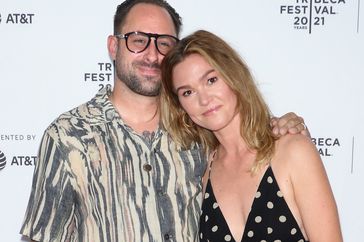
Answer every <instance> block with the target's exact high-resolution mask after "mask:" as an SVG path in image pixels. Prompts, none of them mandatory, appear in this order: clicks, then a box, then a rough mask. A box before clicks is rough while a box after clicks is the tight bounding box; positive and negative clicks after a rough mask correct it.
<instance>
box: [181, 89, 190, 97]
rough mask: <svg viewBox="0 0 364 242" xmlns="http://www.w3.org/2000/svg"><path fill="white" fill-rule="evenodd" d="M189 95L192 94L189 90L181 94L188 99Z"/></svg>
mask: <svg viewBox="0 0 364 242" xmlns="http://www.w3.org/2000/svg"><path fill="white" fill-rule="evenodd" d="M191 94H192V91H191V90H187V91H184V92H182V96H184V97H188V96H189V95H191Z"/></svg>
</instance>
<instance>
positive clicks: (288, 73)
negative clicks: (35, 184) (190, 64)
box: [0, 0, 364, 242]
mask: <svg viewBox="0 0 364 242" xmlns="http://www.w3.org/2000/svg"><path fill="white" fill-rule="evenodd" d="M169 2H170V4H171V5H173V6H174V7H175V8H176V10H177V11H178V12H179V13H180V14H181V16H182V17H183V22H184V28H183V32H182V36H185V35H186V34H188V33H191V32H192V31H194V30H197V29H207V30H210V31H213V32H214V33H217V34H218V35H220V36H221V37H223V38H224V39H226V40H227V41H228V42H229V43H230V44H231V45H232V46H233V47H234V48H236V49H238V51H239V52H240V54H241V55H242V56H243V58H244V59H245V60H246V61H247V63H248V64H249V66H250V67H251V70H252V72H253V74H254V76H255V78H256V80H257V83H258V85H259V87H260V90H261V91H262V92H263V93H264V96H265V98H266V100H267V101H268V103H269V105H270V107H271V109H272V111H273V113H274V114H275V115H277V116H279V115H282V114H284V113H286V112H289V111H294V112H296V113H297V114H299V115H301V116H303V117H304V119H305V121H306V124H307V125H308V127H309V129H310V131H311V135H312V140H313V142H315V144H316V146H317V149H318V151H319V152H320V154H321V157H322V159H323V161H324V164H325V167H326V170H327V173H328V176H329V179H330V182H331V185H332V189H333V191H334V194H335V197H336V201H337V205H338V208H339V213H340V219H341V224H342V229H343V233H344V238H345V241H348V242H360V241H363V238H362V237H363V236H362V234H363V230H364V223H363V221H362V218H363V217H364V209H363V204H364V201H363V200H364V192H363V188H362V186H363V184H364V181H363V179H364V151H363V147H364V125H363V124H364V111H363V110H364V109H363V105H364V95H363V91H364V74H363V73H364V37H363V34H364V21H363V19H364V6H363V5H364V2H363V1H362V2H361V0H261V1H239V0H227V1H220V0H183V1H180V0H170V1H169ZM118 3H119V1H116V0H112V1H86V0H80V1H71V0H64V1H46V0H31V1H20V0H2V1H1V3H0V107H1V108H0V115H1V116H0V235H1V239H0V240H1V241H4V242H14V241H22V240H24V238H22V237H21V236H20V235H19V229H20V227H21V223H22V220H23V216H24V212H25V208H26V205H27V202H28V197H29V193H30V188H31V181H32V174H33V169H34V163H35V162H36V155H37V150H38V146H39V143H40V139H41V136H42V134H43V131H44V129H45V128H46V127H47V125H48V124H49V123H50V122H51V121H52V120H54V119H55V118H56V117H57V116H58V115H59V114H60V113H62V112H64V111H67V110H69V109H71V108H73V107H74V106H76V105H78V104H81V103H83V102H85V101H87V100H88V99H90V98H91V97H93V96H94V94H95V93H96V92H97V91H98V90H99V89H100V88H102V87H104V86H106V85H112V84H113V68H112V64H111V61H110V59H109V56H108V53H107V49H106V38H107V36H108V35H109V34H111V33H112V25H113V24H112V23H113V14H114V11H115V8H116V6H117V4H118ZM317 216H319V214H318V215H317Z"/></svg>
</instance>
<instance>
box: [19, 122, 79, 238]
mask: <svg viewBox="0 0 364 242" xmlns="http://www.w3.org/2000/svg"><path fill="white" fill-rule="evenodd" d="M52 129H53V130H52ZM67 153H68V151H67V146H66V145H65V144H63V143H62V142H61V141H60V139H59V136H58V132H57V129H56V128H55V127H50V128H49V129H47V131H46V132H45V133H44V135H43V137H42V141H41V145H40V148H39V152H38V160H37V162H36V165H35V170H34V175H33V182H32V189H31V194H30V198H29V202H28V207H27V210H26V213H25V218H24V222H23V225H22V228H21V230H20V233H21V234H23V235H25V236H27V237H29V238H30V239H32V240H35V241H69V239H70V237H71V236H72V233H73V231H74V229H73V227H74V226H75V225H74V222H75V216H74V210H75V198H74V197H75V192H74V189H73V187H72V174H71V173H70V171H69V168H68V160H67V159H68V155H67Z"/></svg>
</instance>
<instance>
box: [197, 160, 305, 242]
mask: <svg viewBox="0 0 364 242" xmlns="http://www.w3.org/2000/svg"><path fill="white" fill-rule="evenodd" d="M199 237H200V241H201V242H204V241H206V242H207V241H210V242H220V241H221V242H223V241H235V240H234V238H233V236H232V234H231V233H230V230H229V227H228V225H227V223H226V221H225V219H224V217H223V215H222V212H221V210H220V208H219V205H218V204H217V202H216V199H215V196H214V193H213V189H212V186H211V182H210V179H208V181H207V186H206V192H205V195H204V200H203V203H202V214H201V217H200V232H199ZM242 242H307V241H306V240H305V238H304V237H303V234H302V232H301V230H300V228H299V226H298V224H297V222H296V220H295V218H294V217H293V215H292V213H291V211H290V210H289V207H288V205H287V203H286V201H285V200H284V198H283V195H282V193H281V191H280V189H279V187H278V184H277V181H276V179H275V177H274V174H273V171H272V169H271V167H270V166H269V167H268V169H267V171H266V172H265V174H264V176H263V178H262V180H261V182H260V184H259V187H258V190H257V193H256V195H255V198H254V201H253V204H252V208H251V211H250V213H249V216H248V219H247V222H246V226H245V230H244V234H243V238H242Z"/></svg>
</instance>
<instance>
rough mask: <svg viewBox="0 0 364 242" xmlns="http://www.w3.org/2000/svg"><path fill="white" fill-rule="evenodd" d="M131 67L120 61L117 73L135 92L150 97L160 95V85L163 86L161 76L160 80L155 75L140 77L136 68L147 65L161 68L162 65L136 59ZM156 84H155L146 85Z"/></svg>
mask: <svg viewBox="0 0 364 242" xmlns="http://www.w3.org/2000/svg"><path fill="white" fill-rule="evenodd" d="M131 66H132V67H134V68H133V69H131V68H126V67H125V65H123V64H122V63H119V66H116V75H117V77H118V78H119V80H121V81H122V82H124V83H125V85H126V86H127V87H128V88H129V89H130V90H132V91H133V92H135V93H137V94H140V95H143V96H149V97H155V96H158V95H159V93H160V87H161V80H160V77H159V79H158V80H156V79H155V78H156V77H155V76H153V77H151V76H146V77H138V76H137V74H136V73H135V71H134V69H136V67H137V66H145V67H149V68H158V69H160V65H159V64H157V63H155V64H147V63H145V62H143V61H138V62H137V61H136V62H133V63H132V65H131ZM147 83H149V84H154V85H148V86H147V85H146V84H147Z"/></svg>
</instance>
